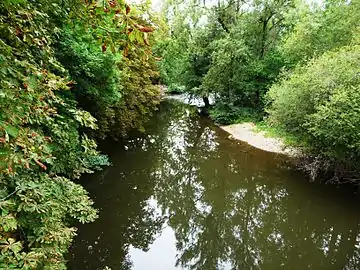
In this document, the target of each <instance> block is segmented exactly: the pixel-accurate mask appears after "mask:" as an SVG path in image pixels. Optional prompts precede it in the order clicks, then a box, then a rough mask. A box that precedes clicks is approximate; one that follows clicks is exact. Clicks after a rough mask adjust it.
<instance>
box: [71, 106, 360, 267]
mask: <svg viewBox="0 0 360 270" xmlns="http://www.w3.org/2000/svg"><path fill="white" fill-rule="evenodd" d="M107 152H108V153H109V154H110V155H111V157H112V160H113V164H114V166H113V167H110V168H108V169H106V170H105V171H103V172H101V173H99V174H96V175H93V176H90V177H87V178H86V179H83V181H84V182H85V186H86V188H87V189H88V190H89V192H90V193H91V196H92V197H93V199H94V201H95V203H96V205H97V207H98V208H99V209H100V219H98V220H97V221H96V222H95V223H93V224H88V225H83V226H80V227H79V236H78V237H77V238H76V241H75V244H74V246H73V248H72V250H71V256H70V262H69V268H70V269H103V268H104V267H105V266H109V267H111V268H112V269H136V270H142V269H144V270H152V269H154V270H155V269H156V270H158V269H166V270H171V269H196V270H197V269H204V270H211V269H359V268H360V259H359V256H360V253H359V250H360V230H359V229H360V228H359V224H360V213H359V211H358V207H357V206H358V204H359V200H358V198H357V196H356V195H355V194H354V192H353V191H352V190H349V189H347V188H345V187H341V188H337V187H335V186H324V185H319V184H316V183H308V182H307V181H305V180H304V176H303V175H301V174H300V173H299V172H296V171H294V170H293V169H292V168H291V166H290V164H289V162H288V161H287V159H286V158H284V157H281V156H278V155H275V154H272V153H267V152H264V151H261V150H257V149H254V148H252V147H250V146H248V145H246V144H242V143H238V142H233V141H229V140H228V139H227V134H226V133H224V132H223V131H221V130H219V129H218V128H217V127H215V126H213V125H212V124H211V123H210V122H209V121H208V120H206V119H202V118H199V117H198V116H197V114H196V113H194V112H193V111H192V109H191V108H189V107H187V106H186V105H182V104H178V103H172V102H167V103H164V104H163V106H162V107H161V109H160V112H159V113H158V114H157V116H156V117H155V118H154V119H153V121H152V122H151V123H150V124H149V127H148V128H147V134H145V135H143V136H141V137H140V138H137V139H134V140H130V141H128V142H127V143H126V146H125V147H124V145H121V144H116V143H111V144H109V145H108V146H107Z"/></svg>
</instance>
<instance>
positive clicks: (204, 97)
mask: <svg viewBox="0 0 360 270" xmlns="http://www.w3.org/2000/svg"><path fill="white" fill-rule="evenodd" d="M202 99H203V101H204V104H205V108H209V107H210V101H209V97H208V96H203V97H202Z"/></svg>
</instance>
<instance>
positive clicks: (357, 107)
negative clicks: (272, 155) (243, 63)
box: [268, 45, 360, 162]
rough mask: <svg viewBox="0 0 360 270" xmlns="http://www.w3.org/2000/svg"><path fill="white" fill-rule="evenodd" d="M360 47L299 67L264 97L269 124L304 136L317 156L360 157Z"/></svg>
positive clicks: (346, 49)
mask: <svg viewBox="0 0 360 270" xmlns="http://www.w3.org/2000/svg"><path fill="white" fill-rule="evenodd" d="M359 66H360V46H359V45H352V46H346V47H343V48H342V49H340V50H338V51H333V52H328V53H325V54H324V55H322V56H321V57H319V58H317V59H314V60H312V61H310V62H309V63H308V64H307V65H306V66H303V67H297V68H296V69H295V70H294V72H293V73H292V74H289V75H288V76H286V77H285V78H284V79H283V80H281V81H280V82H279V83H277V84H275V85H274V86H273V87H272V88H271V89H270V91H269V93H268V100H269V101H270V102H271V104H270V106H269V109H268V112H269V114H270V117H269V119H270V122H272V123H275V124H277V125H281V126H282V127H283V128H284V129H286V130H287V131H289V132H290V133H292V134H294V135H296V136H298V137H303V138H304V140H305V143H306V144H307V145H308V147H309V149H310V150H311V151H312V152H313V153H315V154H319V155H321V156H324V157H327V158H330V159H336V160H337V161H342V162H349V161H352V160H353V161H356V160H359V158H360V143H359V142H360V133H359V132H358V127H359V124H360V73H359Z"/></svg>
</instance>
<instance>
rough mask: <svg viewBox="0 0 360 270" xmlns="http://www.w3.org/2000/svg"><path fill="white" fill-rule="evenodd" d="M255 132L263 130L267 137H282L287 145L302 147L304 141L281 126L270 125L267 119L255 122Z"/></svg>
mask: <svg viewBox="0 0 360 270" xmlns="http://www.w3.org/2000/svg"><path fill="white" fill-rule="evenodd" d="M254 131H255V132H263V133H264V135H265V137H271V138H280V139H282V140H283V142H284V143H285V145H287V146H293V147H301V146H303V145H302V142H301V140H300V138H299V137H297V136H294V135H292V134H289V133H288V132H287V131H285V130H284V129H282V128H280V127H274V126H270V125H269V124H268V123H267V122H266V121H264V120H262V121H259V122H255V129H254Z"/></svg>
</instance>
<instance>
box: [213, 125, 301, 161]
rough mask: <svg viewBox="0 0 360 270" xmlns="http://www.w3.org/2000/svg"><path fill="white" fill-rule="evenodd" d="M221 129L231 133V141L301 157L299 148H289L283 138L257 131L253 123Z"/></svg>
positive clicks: (222, 127)
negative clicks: (234, 140)
mask: <svg viewBox="0 0 360 270" xmlns="http://www.w3.org/2000/svg"><path fill="white" fill-rule="evenodd" d="M220 128H221V129H223V130H225V131H226V132H228V133H230V136H229V139H236V140H240V141H243V142H246V143H248V144H250V145H251V146H254V147H256V148H259V149H261V150H264V151H267V152H272V153H278V154H284V155H287V156H291V157H297V156H300V154H301V151H300V149H298V148H295V147H291V146H287V145H286V144H285V143H284V141H283V140H282V139H281V138H272V137H269V136H267V134H266V132H265V131H257V130H256V125H255V124H254V123H252V122H246V123H241V124H232V125H227V126H220Z"/></svg>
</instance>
